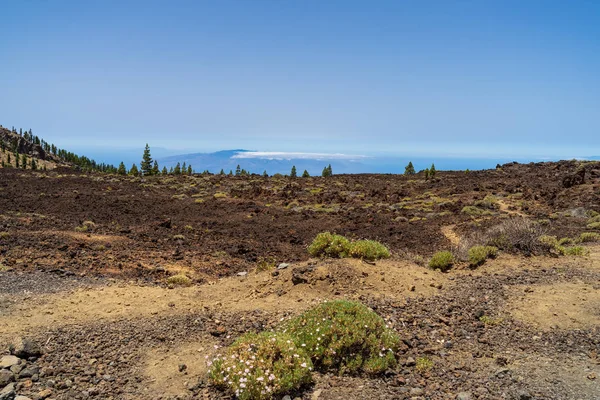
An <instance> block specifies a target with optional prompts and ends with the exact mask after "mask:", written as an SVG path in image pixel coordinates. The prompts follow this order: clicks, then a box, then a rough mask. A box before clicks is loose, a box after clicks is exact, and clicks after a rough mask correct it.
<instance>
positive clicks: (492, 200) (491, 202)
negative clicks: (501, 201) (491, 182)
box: [475, 194, 499, 210]
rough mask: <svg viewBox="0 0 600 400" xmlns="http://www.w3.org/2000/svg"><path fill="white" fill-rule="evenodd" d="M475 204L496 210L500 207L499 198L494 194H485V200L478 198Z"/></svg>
mask: <svg viewBox="0 0 600 400" xmlns="http://www.w3.org/2000/svg"><path fill="white" fill-rule="evenodd" d="M475 206H477V207H482V208H487V209H490V210H495V209H497V208H499V205H498V199H497V198H496V196H494V195H492V194H488V195H487V196H485V198H484V199H483V200H477V201H476V202H475Z"/></svg>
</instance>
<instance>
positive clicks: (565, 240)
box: [558, 237, 575, 246]
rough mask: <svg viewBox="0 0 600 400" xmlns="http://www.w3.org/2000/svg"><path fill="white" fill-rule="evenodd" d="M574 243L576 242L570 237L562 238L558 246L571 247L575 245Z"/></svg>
mask: <svg viewBox="0 0 600 400" xmlns="http://www.w3.org/2000/svg"><path fill="white" fill-rule="evenodd" d="M574 243H575V240H573V239H571V238H569V237H564V238H561V239H560V240H559V241H558V245H559V246H569V245H571V244H574Z"/></svg>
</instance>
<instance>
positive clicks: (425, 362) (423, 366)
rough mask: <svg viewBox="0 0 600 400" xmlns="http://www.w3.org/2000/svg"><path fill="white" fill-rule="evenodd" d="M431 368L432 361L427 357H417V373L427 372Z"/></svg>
mask: <svg viewBox="0 0 600 400" xmlns="http://www.w3.org/2000/svg"><path fill="white" fill-rule="evenodd" d="M432 368H433V361H432V360H431V359H430V358H429V357H419V358H417V360H416V363H415V369H416V370H417V372H419V373H425V372H429V371H430V370H431V369H432Z"/></svg>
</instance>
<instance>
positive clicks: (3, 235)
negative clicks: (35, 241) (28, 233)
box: [0, 232, 10, 239]
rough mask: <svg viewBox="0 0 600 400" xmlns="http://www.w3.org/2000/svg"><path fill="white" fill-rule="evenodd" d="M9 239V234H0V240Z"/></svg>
mask: <svg viewBox="0 0 600 400" xmlns="http://www.w3.org/2000/svg"><path fill="white" fill-rule="evenodd" d="M9 237H10V233H8V232H0V239H8V238H9Z"/></svg>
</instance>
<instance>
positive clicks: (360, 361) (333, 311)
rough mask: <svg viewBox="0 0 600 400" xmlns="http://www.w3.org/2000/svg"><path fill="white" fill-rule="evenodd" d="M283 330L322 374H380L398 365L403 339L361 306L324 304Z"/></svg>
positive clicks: (299, 317)
mask: <svg viewBox="0 0 600 400" xmlns="http://www.w3.org/2000/svg"><path fill="white" fill-rule="evenodd" d="M282 328H283V331H284V332H286V333H289V334H290V335H291V336H292V337H294V339H295V340H296V344H297V345H298V346H300V347H302V348H303V349H305V350H306V352H307V354H308V355H309V356H310V358H311V359H312V361H313V363H314V365H315V368H317V369H319V370H321V371H327V370H334V371H337V372H338V373H339V374H343V373H351V374H353V373H358V372H360V371H364V372H366V373H368V374H379V373H382V372H384V371H386V370H387V369H388V368H393V367H395V365H396V351H397V350H398V345H399V343H400V338H399V337H398V335H397V334H396V333H395V332H394V331H393V330H392V329H390V328H388V327H387V326H386V324H385V321H384V320H383V318H381V317H380V316H379V315H377V314H376V313H375V312H373V311H372V310H371V309H369V308H368V307H366V306H365V305H363V304H361V303H357V302H351V301H347V300H336V301H331V302H326V303H322V304H321V305H319V306H317V307H315V308H313V309H311V310H309V311H307V312H305V313H304V314H302V315H300V316H298V317H296V318H294V319H292V320H291V321H289V322H288V323H286V324H285V325H284V326H283V327H282Z"/></svg>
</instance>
